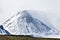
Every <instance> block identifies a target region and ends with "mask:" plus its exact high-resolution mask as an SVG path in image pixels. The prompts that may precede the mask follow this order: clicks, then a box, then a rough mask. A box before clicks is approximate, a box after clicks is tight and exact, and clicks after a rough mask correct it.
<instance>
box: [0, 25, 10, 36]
mask: <svg viewBox="0 0 60 40" xmlns="http://www.w3.org/2000/svg"><path fill="white" fill-rule="evenodd" d="M0 35H10V33H9V32H8V31H7V30H5V29H4V28H3V26H2V25H0Z"/></svg>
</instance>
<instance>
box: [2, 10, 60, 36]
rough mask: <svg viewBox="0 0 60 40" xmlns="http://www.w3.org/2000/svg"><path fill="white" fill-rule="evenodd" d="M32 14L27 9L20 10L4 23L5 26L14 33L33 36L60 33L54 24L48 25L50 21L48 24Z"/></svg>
mask: <svg viewBox="0 0 60 40" xmlns="http://www.w3.org/2000/svg"><path fill="white" fill-rule="evenodd" d="M30 14H31V13H30V12H29V11H27V10H24V11H22V12H18V13H17V14H16V15H14V16H12V17H11V18H10V19H8V20H7V21H5V22H4V23H3V25H4V26H5V27H4V28H5V29H6V30H8V31H9V32H10V33H11V34H13V35H30V36H33V37H44V36H52V35H60V31H58V30H57V29H55V28H54V27H53V26H52V27H51V26H48V24H49V23H48V24H47V25H46V24H45V23H44V22H42V21H41V20H39V19H37V18H35V17H34V16H32V15H30Z"/></svg>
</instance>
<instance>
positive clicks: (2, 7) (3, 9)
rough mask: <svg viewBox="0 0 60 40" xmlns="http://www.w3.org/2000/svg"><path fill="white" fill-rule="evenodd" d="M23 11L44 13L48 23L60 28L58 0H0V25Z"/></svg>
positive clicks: (59, 3)
mask: <svg viewBox="0 0 60 40" xmlns="http://www.w3.org/2000/svg"><path fill="white" fill-rule="evenodd" d="M24 9H30V10H39V11H44V12H46V15H47V17H48V19H49V20H50V22H51V23H52V24H53V25H54V26H58V27H60V25H59V24H60V21H59V20H60V0H0V24H2V23H3V22H4V21H5V20H6V19H8V18H10V17H11V16H12V15H13V14H16V13H17V12H18V11H20V10H24ZM57 24H58V25H57Z"/></svg>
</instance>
